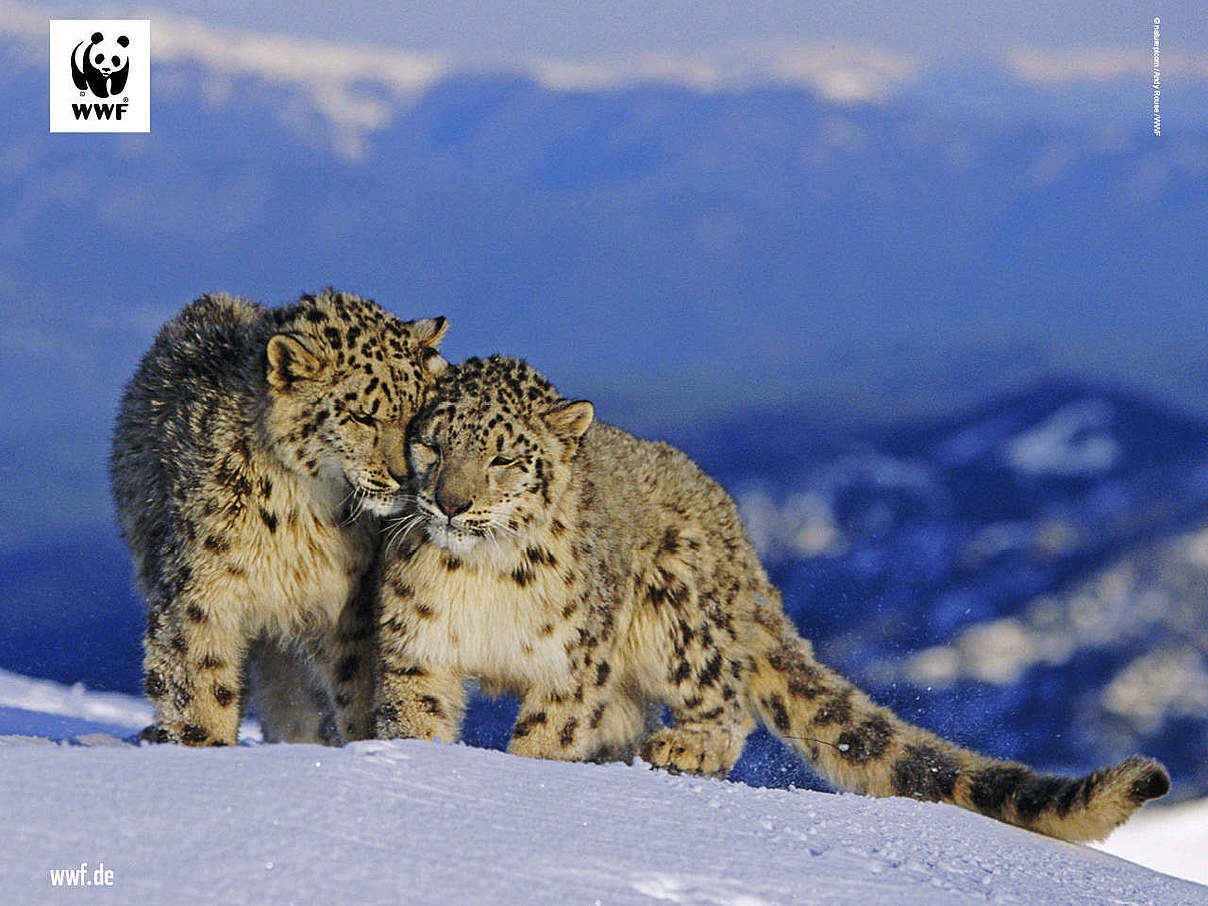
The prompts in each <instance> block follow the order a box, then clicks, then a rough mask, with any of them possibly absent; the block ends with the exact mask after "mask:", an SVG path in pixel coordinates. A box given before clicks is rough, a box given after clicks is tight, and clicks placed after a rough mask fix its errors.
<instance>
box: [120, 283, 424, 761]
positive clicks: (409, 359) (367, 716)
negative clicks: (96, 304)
mask: <svg viewBox="0 0 1208 906" xmlns="http://www.w3.org/2000/svg"><path fill="white" fill-rule="evenodd" d="M446 327H447V323H446V321H445V319H444V318H430V319H426V320H418V321H410V322H403V321H400V320H399V319H398V318H396V317H394V316H393V315H391V314H389V313H387V312H386V311H384V310H383V309H382V308H380V307H379V306H378V305H377V304H376V303H374V302H372V301H370V300H367V299H361V298H358V297H357V296H354V295H351V294H348V293H342V292H336V291H334V290H331V289H328V290H325V291H323V292H320V293H319V294H317V295H306V296H303V297H302V298H301V299H300V300H299V301H298V302H296V303H294V304H290V305H286V306H282V307H277V308H268V307H265V306H262V305H259V304H257V303H255V302H251V301H248V300H245V299H242V298H236V297H231V296H228V295H225V294H221V293H219V294H213V295H206V296H202V297H201V298H199V299H197V300H196V301H194V302H193V303H191V304H190V305H188V306H187V307H185V308H184V310H183V311H181V312H180V313H179V314H178V315H177V316H176V317H174V318H173V319H171V320H170V321H169V322H168V323H167V324H166V325H164V327H163V328H162V329H161V330H160V332H159V334H158V336H157V337H156V338H155V341H154V343H153V344H152V346H151V349H150V350H149V351H148V352H147V353H146V355H145V356H144V357H143V359H142V361H141V363H140V364H139V365H138V368H137V370H136V371H135V373H134V376H133V378H132V379H131V380H130V382H129V384H128V385H127V386H126V388H125V392H124V394H123V396H122V399H121V403H120V406H119V412H118V416H117V423H116V428H115V431H114V436H113V448H112V453H111V456H110V461H109V470H110V478H111V484H112V490H113V496H114V500H115V502H116V506H117V513H118V517H119V522H120V524H121V529H122V534H123V536H124V537H125V540H126V542H127V544H128V546H129V548H130V551H131V554H132V555H133V560H134V566H135V578H136V581H137V584H138V586H139V588H140V590H141V592H142V595H143V597H144V598H145V602H146V605H147V627H146V633H145V636H144V646H143V647H144V668H145V673H146V683H145V688H146V693H147V695H148V696H149V698H150V699H151V701H152V702H153V703H154V706H155V723H154V725H153V726H151V727H148V728H147V730H146V731H144V738H146V739H149V740H151V741H155V742H180V743H184V744H187V745H193V746H201V745H229V744H233V743H235V742H236V741H237V733H238V726H239V722H240V718H241V716H242V715H243V713H244V712H245V710H246V702H247V694H248V691H249V690H248V688H247V687H248V685H249V682H248V674H249V673H251V675H252V677H253V679H254V680H257V681H258V682H259V685H261V686H262V689H261V690H260V691H262V692H263V693H264V695H263V697H262V698H261V699H260V700H258V702H257V710H258V711H260V714H259V716H260V718H261V721H262V723H263V724H264V728H265V735H266V738H268V739H270V740H275V739H287V740H292V739H298V740H309V741H319V740H320V739H322V740H325V741H333V742H338V741H340V740H341V739H355V738H363V737H365V736H367V735H369V733H370V731H371V706H372V698H373V657H372V643H371V641H370V639H371V637H372V635H373V621H372V599H370V598H369V597H367V596H366V595H365V593H364V589H363V586H364V583H363V579H364V577H365V576H366V575H367V574H368V572H369V570H370V567H371V566H372V564H373V558H374V556H375V552H376V549H377V524H378V519H379V517H381V516H384V515H387V514H390V513H392V512H395V511H396V510H397V509H398V508H399V507H400V505H401V500H402V491H403V488H404V483H405V481H406V468H407V465H406V457H405V455H404V450H403V441H402V432H403V430H404V428H405V427H406V424H407V422H408V421H409V420H410V418H411V417H412V416H413V415H414V414H415V412H416V411H417V410H418V409H419V407H420V405H421V403H422V402H423V400H424V397H425V395H426V393H427V392H428V390H429V389H430V387H431V386H432V384H433V382H434V381H435V379H436V377H437V376H438V375H439V374H440V372H441V371H442V370H443V369H444V367H445V365H446V364H447V363H446V362H445V360H444V359H443V358H442V357H441V355H440V353H439V352H438V350H437V346H438V344H439V342H440V340H441V338H442V336H443V335H444V333H445V330H446ZM249 650H251V651H253V652H255V653H257V654H258V655H259V656H258V658H256V660H257V661H258V664H257V666H258V668H259V669H256V670H252V671H247V670H245V664H246V662H247V659H248V655H249ZM367 651H368V653H366V652H367ZM299 659H300V660H299ZM252 691H255V690H252ZM316 722H318V723H319V724H321V726H320V725H316Z"/></svg>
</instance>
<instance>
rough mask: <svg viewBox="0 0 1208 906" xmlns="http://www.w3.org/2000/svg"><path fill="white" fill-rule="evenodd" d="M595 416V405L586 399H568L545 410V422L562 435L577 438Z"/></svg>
mask: <svg viewBox="0 0 1208 906" xmlns="http://www.w3.org/2000/svg"><path fill="white" fill-rule="evenodd" d="M595 416H596V407H595V406H593V405H592V404H591V403H589V402H588V401H587V400H570V401H564V402H561V403H558V405H556V406H554V408H552V409H550V410H549V411H548V412H546V413H545V423H546V424H547V425H549V426H550V428H552V429H553V430H554V431H555V432H556V433H558V434H560V435H562V436H563V437H566V438H568V439H570V440H578V439H579V438H580V437H582V436H583V434H584V432H585V431H587V429H588V427H590V426H591V420H592V419H593V418H595Z"/></svg>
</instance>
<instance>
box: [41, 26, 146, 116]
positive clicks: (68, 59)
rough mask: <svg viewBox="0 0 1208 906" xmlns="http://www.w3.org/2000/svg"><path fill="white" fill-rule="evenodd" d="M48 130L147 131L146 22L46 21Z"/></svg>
mask: <svg viewBox="0 0 1208 906" xmlns="http://www.w3.org/2000/svg"><path fill="white" fill-rule="evenodd" d="M98 34H99V35H101V41H100V42H99V43H94V41H93V38H94V36H95V35H98ZM123 39H124V40H123ZM85 51H89V53H88V56H87V58H85V56H84V54H85ZM98 58H99V59H98ZM50 131H51V132H150V131H151V20H150V19H51V20H50Z"/></svg>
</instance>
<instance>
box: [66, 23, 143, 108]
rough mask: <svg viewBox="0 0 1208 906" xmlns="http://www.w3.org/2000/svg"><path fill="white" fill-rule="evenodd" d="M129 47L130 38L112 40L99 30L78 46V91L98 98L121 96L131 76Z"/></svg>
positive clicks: (74, 65) (74, 56)
mask: <svg viewBox="0 0 1208 906" xmlns="http://www.w3.org/2000/svg"><path fill="white" fill-rule="evenodd" d="M129 47H130V38H129V37H127V36H126V35H118V36H117V37H116V38H113V39H112V40H109V39H107V38H106V37H105V36H104V35H103V34H102V33H101V32H99V31H98V32H93V34H92V38H91V39H89V40H88V41H81V42H80V43H79V44H77V45H76V46H75V49H74V50H73V51H72V52H71V80H72V81H73V82H75V86H76V88H78V89H80V91H81V92H84V91H91V92H92V94H93V96H94V97H98V98H108V97H116V96H117V95H119V94H121V93H122V91H124V90H125V88H126V79H127V78H128V77H129V75H130V54H129V53H128V49H129Z"/></svg>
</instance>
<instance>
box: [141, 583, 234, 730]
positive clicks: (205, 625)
mask: <svg viewBox="0 0 1208 906" xmlns="http://www.w3.org/2000/svg"><path fill="white" fill-rule="evenodd" d="M185 584H186V585H187V583H185ZM169 602H170V603H169ZM149 603H150V607H149V611H148V617H147V634H146V637H145V639H144V645H143V649H144V657H143V665H144V668H145V670H146V676H147V679H146V686H145V688H146V691H147V696H148V697H149V698H150V699H151V701H152V702H153V703H154V704H155V724H154V725H153V726H151V727H148V728H147V729H146V730H144V731H143V734H142V737H143V738H144V739H147V740H150V741H152V742H183V743H186V744H187V745H193V746H202V745H211V746H222V745H234V744H235V742H236V740H237V736H238V731H239V717H240V710H241V706H240V701H239V693H240V689H241V686H242V677H241V672H242V668H243V659H244V656H245V654H246V652H247V639H246V638H245V637H244V635H243V633H242V632H241V631H239V630H238V629H234V628H232V627H231V626H230V625H229V623H228V621H227V620H223V619H220V618H219V616H220V615H221V613H222V605H223V604H224V603H226V602H224V601H216V600H210V599H209V597H207V596H206V595H205V594H203V593H202V592H200V591H198V590H193V589H190V588H187V587H186V588H183V589H181V594H180V595H179V596H178V597H176V596H173V597H169V595H167V594H165V595H164V596H162V597H158V599H153V600H152V601H151V602H149Z"/></svg>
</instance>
